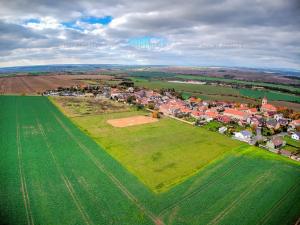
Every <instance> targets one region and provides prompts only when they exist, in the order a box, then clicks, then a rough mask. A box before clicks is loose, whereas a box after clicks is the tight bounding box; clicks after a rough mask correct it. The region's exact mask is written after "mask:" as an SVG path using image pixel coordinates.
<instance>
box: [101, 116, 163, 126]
mask: <svg viewBox="0 0 300 225" xmlns="http://www.w3.org/2000/svg"><path fill="white" fill-rule="evenodd" d="M157 121H158V119H156V118H152V117H148V116H132V117H127V118H121V119H112V120H107V123H109V124H110V125H112V126H114V127H129V126H135V125H140V124H146V123H154V122H157Z"/></svg>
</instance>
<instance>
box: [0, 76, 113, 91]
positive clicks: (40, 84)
mask: <svg viewBox="0 0 300 225" xmlns="http://www.w3.org/2000/svg"><path fill="white" fill-rule="evenodd" d="M111 78H112V77H111V76H107V75H90V74H85V75H41V76H30V75H18V76H13V77H0V94H16V93H19V94H22V93H24V94H36V93H38V92H39V93H40V92H44V91H46V90H51V89H56V88H58V87H70V86H74V85H85V84H86V83H85V81H84V80H86V79H89V80H109V79H111Z"/></svg>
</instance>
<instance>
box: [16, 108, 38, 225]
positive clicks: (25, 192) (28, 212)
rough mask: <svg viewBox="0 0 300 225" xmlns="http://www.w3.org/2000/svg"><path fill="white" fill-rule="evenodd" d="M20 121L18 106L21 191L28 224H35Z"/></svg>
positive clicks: (17, 138)
mask: <svg viewBox="0 0 300 225" xmlns="http://www.w3.org/2000/svg"><path fill="white" fill-rule="evenodd" d="M18 121H19V117H18V108H17V107H16V125H17V129H16V140H17V150H18V165H19V174H20V182H21V192H22V197H23V201H24V207H25V212H26V219H27V224H32V225H34V219H33V216H32V212H31V207H30V200H29V194H28V190H27V184H26V177H25V174H24V168H23V163H22V146H21V138H20V125H19V122H18Z"/></svg>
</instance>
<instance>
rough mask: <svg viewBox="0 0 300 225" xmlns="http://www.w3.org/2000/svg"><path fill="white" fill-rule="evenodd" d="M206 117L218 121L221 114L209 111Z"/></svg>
mask: <svg viewBox="0 0 300 225" xmlns="http://www.w3.org/2000/svg"><path fill="white" fill-rule="evenodd" d="M205 115H206V116H208V117H209V118H212V119H216V118H217V117H218V116H219V113H218V112H217V111H215V110H207V111H206V112H205Z"/></svg>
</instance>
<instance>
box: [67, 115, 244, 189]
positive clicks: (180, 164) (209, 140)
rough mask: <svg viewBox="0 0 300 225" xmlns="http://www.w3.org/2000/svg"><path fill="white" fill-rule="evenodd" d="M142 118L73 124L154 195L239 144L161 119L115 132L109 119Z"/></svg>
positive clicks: (105, 117) (95, 119)
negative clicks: (137, 178) (153, 192)
mask: <svg viewBox="0 0 300 225" xmlns="http://www.w3.org/2000/svg"><path fill="white" fill-rule="evenodd" d="M139 114H144V113H143V112H138V111H135V112H125V113H124V112H123V113H113V114H104V115H98V116H84V117H75V118H73V119H72V120H73V121H74V122H75V123H76V124H77V125H78V126H79V127H80V128H81V129H82V130H84V131H86V132H87V133H88V134H89V135H90V136H91V137H92V138H93V139H94V140H96V142H97V143H99V144H100V145H101V146H102V147H104V149H105V150H106V151H107V152H108V153H109V154H111V155H112V156H113V157H114V158H115V159H117V160H118V161H119V162H120V163H122V164H123V165H124V166H125V167H126V168H127V169H128V170H129V171H131V172H132V173H133V174H135V175H136V176H137V177H139V179H140V180H141V181H142V182H143V183H145V184H146V185H147V186H148V187H149V188H150V189H152V190H153V191H155V192H161V191H166V190H168V189H169V188H170V187H171V186H173V185H174V184H177V183H180V182H182V181H184V180H185V179H186V178H187V177H190V176H191V175H193V174H195V173H196V172H198V171H199V170H200V169H201V168H203V167H204V166H205V165H207V164H208V163H209V162H211V161H212V160H214V159H215V158H217V157H218V156H219V155H221V154H223V153H224V152H226V151H228V150H231V149H233V148H237V147H239V146H240V145H241V143H240V142H237V141H234V140H231V139H229V138H227V137H224V136H222V135H219V134H218V133H215V132H210V131H207V130H205V129H202V128H198V127H193V126H191V125H189V124H184V123H182V122H179V121H176V120H173V119H169V118H163V119H160V121H159V122H157V123H152V124H146V125H139V126H132V127H125V128H115V127H112V126H111V125H109V124H108V123H107V120H108V119H111V118H123V117H129V116H134V115H139Z"/></svg>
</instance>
